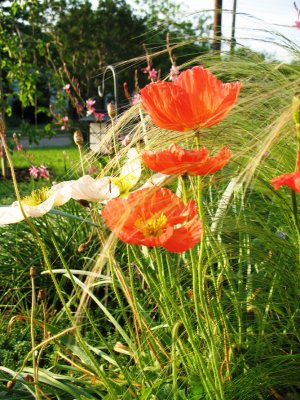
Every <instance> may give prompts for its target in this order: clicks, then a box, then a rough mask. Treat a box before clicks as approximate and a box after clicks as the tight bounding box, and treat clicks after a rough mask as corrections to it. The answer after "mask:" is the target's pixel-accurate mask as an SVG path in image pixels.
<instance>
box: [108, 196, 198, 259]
mask: <svg viewBox="0 0 300 400" xmlns="http://www.w3.org/2000/svg"><path fill="white" fill-rule="evenodd" d="M102 216H103V218H104V220H105V222H106V223H107V225H108V226H109V228H110V229H111V230H112V231H113V232H114V233H115V234H116V235H117V236H118V237H119V239H121V240H122V241H123V242H125V243H128V244H140V245H144V246H149V247H154V246H162V247H164V248H165V249H166V250H168V251H171V252H174V253H181V252H183V251H185V250H188V249H190V248H191V247H193V246H195V244H196V243H198V242H199V241H200V239H201V235H202V232H203V229H202V223H201V221H200V220H199V219H198V215H197V207H196V203H195V201H194V200H190V201H189V202H188V204H187V205H185V204H184V203H183V202H182V201H181V199H180V198H179V197H177V196H176V195H175V194H174V193H172V192H171V191H170V190H169V189H166V188H162V189H156V190H153V189H142V190H137V191H136V192H132V193H131V194H129V196H128V197H127V198H117V199H113V200H111V201H109V202H108V204H107V205H106V207H105V208H104V210H103V211H102Z"/></svg>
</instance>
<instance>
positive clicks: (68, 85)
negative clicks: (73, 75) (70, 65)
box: [63, 83, 71, 93]
mask: <svg viewBox="0 0 300 400" xmlns="http://www.w3.org/2000/svg"><path fill="white" fill-rule="evenodd" d="M63 90H65V91H66V92H67V93H70V92H71V90H70V84H69V83H67V84H66V85H65V86H64V87H63Z"/></svg>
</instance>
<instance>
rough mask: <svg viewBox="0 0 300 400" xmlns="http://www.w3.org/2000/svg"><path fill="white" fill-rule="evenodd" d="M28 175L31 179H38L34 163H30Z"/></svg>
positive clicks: (37, 169)
mask: <svg viewBox="0 0 300 400" xmlns="http://www.w3.org/2000/svg"><path fill="white" fill-rule="evenodd" d="M29 175H30V176H31V178H33V179H38V177H39V168H38V167H36V166H35V165H32V166H31V167H30V168H29Z"/></svg>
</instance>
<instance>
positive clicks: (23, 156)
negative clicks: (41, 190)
mask: <svg viewBox="0 0 300 400" xmlns="http://www.w3.org/2000/svg"><path fill="white" fill-rule="evenodd" d="M12 160H13V163H14V168H16V170H20V169H22V170H24V171H23V172H22V179H21V180H19V189H20V192H21V194H23V195H27V194H28V193H30V192H31V191H32V190H33V189H36V188H38V187H40V186H43V185H45V184H47V182H45V181H44V180H40V181H34V180H33V179H30V175H29V168H30V167H31V166H32V165H35V166H41V165H44V166H46V167H47V169H48V170H49V171H50V182H53V181H55V180H58V181H60V180H63V179H71V178H74V177H75V176H78V173H79V172H80V162H79V153H78V148H77V146H75V145H74V146H71V147H65V148H62V147H51V148H45V149H42V148H35V149H29V150H26V149H25V150H23V151H14V152H13V155H12ZM0 198H1V204H10V203H11V202H12V200H13V199H15V195H14V189H13V185H12V181H11V180H10V179H1V180H0Z"/></svg>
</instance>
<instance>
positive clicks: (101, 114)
mask: <svg viewBox="0 0 300 400" xmlns="http://www.w3.org/2000/svg"><path fill="white" fill-rule="evenodd" d="M93 114H94V116H95V118H96V120H97V121H102V120H103V118H104V116H105V114H103V113H97V112H95V111H94V112H93Z"/></svg>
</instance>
